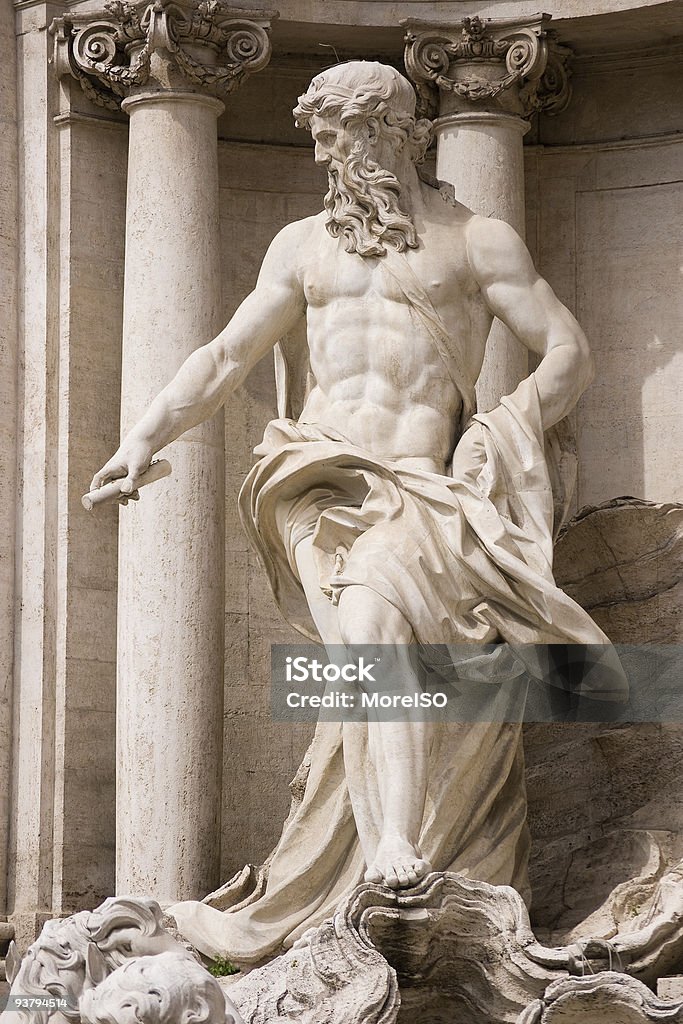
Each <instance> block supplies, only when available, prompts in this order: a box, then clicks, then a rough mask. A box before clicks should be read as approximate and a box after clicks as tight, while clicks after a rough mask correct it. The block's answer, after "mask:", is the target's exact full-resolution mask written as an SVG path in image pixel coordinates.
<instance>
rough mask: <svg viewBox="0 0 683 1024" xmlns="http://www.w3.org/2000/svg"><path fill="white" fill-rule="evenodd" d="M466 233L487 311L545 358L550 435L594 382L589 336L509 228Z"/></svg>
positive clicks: (485, 225)
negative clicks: (592, 381) (555, 424)
mask: <svg viewBox="0 0 683 1024" xmlns="http://www.w3.org/2000/svg"><path fill="white" fill-rule="evenodd" d="M466 231H467V252H468V258H469V263H470V267H471V269H472V273H473V275H474V278H475V280H476V282H477V284H478V285H479V288H480V289H481V294H482V296H483V298H484V302H485V303H486V305H487V307H488V309H489V310H490V312H491V313H492V314H493V315H494V316H497V317H498V318H499V319H500V320H502V321H503V323H504V324H506V325H507V326H508V327H509V328H510V330H511V331H512V332H513V334H514V335H515V336H516V337H517V338H518V339H519V340H520V342H521V343H522V344H523V345H525V346H526V348H528V349H530V350H531V351H532V352H535V353H537V355H540V356H542V357H543V358H542V359H541V362H540V364H539V366H538V368H537V369H536V371H535V378H536V385H537V388H538V394H539V399H540V403H541V415H542V418H543V427H544V429H547V428H548V427H550V426H552V425H553V424H554V423H557V422H558V420H561V419H562V417H563V416H566V415H567V413H568V412H570V410H571V409H573V407H574V406H575V405H576V402H577V401H578V399H579V397H580V395H581V394H582V392H583V391H585V389H586V388H587V387H588V385H589V384H590V382H591V380H592V379H593V359H592V356H591V354H590V350H589V347H588V341H587V340H586V336H585V334H584V333H583V331H582V330H581V328H580V327H579V325H578V323H577V322H576V320H575V319H574V317H573V316H572V314H571V313H570V312H569V310H568V309H567V308H566V306H563V305H562V303H561V302H560V300H559V299H558V298H557V296H556V295H555V293H554V291H553V290H552V288H551V287H550V285H549V284H548V282H547V281H544V280H543V278H542V277H540V275H539V274H538V273H537V271H536V269H535V267H534V265H533V262H532V260H531V256H530V255H529V251H528V249H527V248H526V246H525V244H524V242H523V241H522V239H521V238H520V237H519V235H518V234H517V232H516V231H515V230H514V229H513V228H511V227H510V226H509V224H505V223H504V222H503V221H499V220H491V219H489V218H486V217H476V216H475V217H473V218H472V219H471V221H470V222H469V224H468V225H467V228H466Z"/></svg>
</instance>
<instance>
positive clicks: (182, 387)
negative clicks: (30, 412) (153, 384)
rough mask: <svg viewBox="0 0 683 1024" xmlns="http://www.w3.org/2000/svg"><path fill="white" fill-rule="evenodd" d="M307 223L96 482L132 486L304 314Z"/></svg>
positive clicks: (285, 236) (274, 247) (282, 243)
mask: <svg viewBox="0 0 683 1024" xmlns="http://www.w3.org/2000/svg"><path fill="white" fill-rule="evenodd" d="M302 227H303V222H301V221H299V222H297V223H295V224H290V225H288V226H287V227H286V228H284V229H283V230H282V231H281V232H280V233H279V234H278V235H277V236H276V237H275V239H274V240H273V242H272V243H271V245H270V248H269V249H268V252H267V253H266V256H265V259H264V261H263V265H262V267H261V271H260V273H259V277H258V281H257V284H256V287H255V289H254V291H253V292H251V294H250V295H248V296H247V298H246V299H245V300H244V302H243V303H242V304H241V306H240V307H239V308H238V309H237V311H236V313H235V315H234V316H233V318H232V320H231V321H230V323H229V324H228V325H227V327H225V328H224V330H223V331H221V333H220V334H219V335H218V336H217V337H216V338H214V339H213V341H211V342H209V343H208V344H207V345H203V346H201V348H198V349H196V350H195V351H194V352H193V353H192V355H190V356H189V357H188V358H187V359H186V360H185V362H184V363H183V365H182V366H181V367H180V369H179V370H178V372H177V373H176V375H175V377H174V378H173V380H171V381H170V383H169V384H167V385H166V387H165V388H164V389H163V391H161V392H160V393H159V394H158V395H157V397H156V398H155V399H154V401H153V402H152V403H151V405H150V406H149V408H148V409H147V411H146V412H145V413H144V415H143V416H142V418H141V419H140V420H139V421H138V422H137V423H136V425H135V426H134V427H133V429H132V430H131V431H130V432H129V433H128V434H127V435H126V437H125V438H124V439H123V441H122V442H121V445H120V447H119V449H118V451H117V452H116V453H115V454H114V455H113V457H112V458H111V459H109V461H108V462H106V463H105V465H104V466H103V467H102V468H101V469H100V470H99V471H98V472H97V473H96V474H95V476H94V477H93V480H92V484H91V489H93V490H94V489H96V488H98V487H101V486H102V484H105V483H107V482H108V481H109V480H115V479H119V478H122V477H123V478H125V479H124V480H123V483H122V485H121V490H122V492H123V493H124V494H130V493H132V492H133V491H134V490H135V488H136V486H137V481H138V479H139V478H140V476H141V474H142V473H144V471H145V470H146V469H147V467H148V466H149V463H150V461H151V459H152V457H153V455H154V454H155V453H156V452H158V451H159V450H160V449H161V448H163V447H164V446H165V445H167V444H169V443H170V442H171V441H174V440H175V439H176V438H177V437H180V435H181V434H183V433H184V432H185V431H186V430H189V429H190V428H191V427H194V426H196V425H197V424H198V423H202V422H203V421H204V420H207V419H209V418H210V417H211V416H213V414H214V413H215V412H216V411H217V410H218V409H219V408H220V406H221V405H222V404H223V402H224V401H225V399H226V398H227V396H228V395H229V394H230V393H231V392H232V391H234V390H235V388H236V387H238V385H239V384H241V383H242V381H243V380H244V379H245V377H246V376H247V375H248V373H249V371H250V370H251V369H252V367H253V366H254V365H255V364H256V363H257V362H258V361H259V359H261V357H262V356H264V355H265V354H266V353H267V352H268V351H269V350H270V349H272V348H273V346H274V345H275V343H276V342H277V341H278V339H279V338H280V337H282V335H283V334H286V333H287V331H289V330H291V328H292V327H293V326H294V324H295V323H296V322H297V321H298V320H299V319H300V318H301V317H303V316H304V315H305V308H306V304H305V299H304V293H303V286H302V284H301V279H300V278H301V274H300V271H299V266H298V258H299V257H298V254H299V253H300V251H301V244H302V241H303V238H302Z"/></svg>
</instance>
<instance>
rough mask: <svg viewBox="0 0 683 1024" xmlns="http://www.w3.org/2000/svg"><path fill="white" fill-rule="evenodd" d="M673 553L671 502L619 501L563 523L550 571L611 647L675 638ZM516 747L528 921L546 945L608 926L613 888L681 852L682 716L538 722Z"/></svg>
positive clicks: (682, 517) (677, 528)
mask: <svg viewBox="0 0 683 1024" xmlns="http://www.w3.org/2000/svg"><path fill="white" fill-rule="evenodd" d="M682 561H683V506H682V505H674V504H667V505H656V504H653V503H649V502H644V501H639V500H637V499H633V498H631V499H629V498H621V499H614V500H613V501H610V502H605V503H604V504H603V505H601V506H598V507H597V508H585V509H582V510H581V512H579V513H578V515H577V516H576V517H575V518H574V519H573V520H572V521H571V522H570V523H569V525H568V526H567V528H566V529H565V531H564V532H563V533H562V534H561V536H560V538H559V540H558V543H557V547H556V552H555V573H556V578H557V580H558V583H559V584H560V586H562V588H563V589H564V590H566V591H567V593H568V594H570V596H571V597H573V598H574V599H575V600H576V601H578V603H579V604H581V605H582V606H583V607H584V608H585V609H586V610H587V611H589V612H590V614H591V615H592V616H593V618H594V619H595V620H596V621H597V622H598V624H599V625H600V626H601V627H602V628H603V629H604V630H605V632H606V633H607V635H608V636H609V637H610V639H611V640H612V641H613V642H614V643H617V644H649V645H656V644H662V645H666V644H673V643H676V644H680V643H681V640H682V639H683V637H682V636H681V611H682V609H683V582H682V580H683V573H682V572H681V562H682ZM652 685H653V686H656V685H657V680H656V679H653V680H652ZM525 752H526V759H527V788H528V801H529V824H530V827H531V831H532V837H533V847H532V858H531V865H530V874H531V884H532V890H533V904H532V923H533V924H534V926H535V928H536V929H539V928H540V929H541V933H540V934H542V933H543V929H547V930H548V931H549V932H550V936H551V938H552V941H553V942H554V941H556V940H558V941H559V940H560V939H561V940H562V941H564V940H567V941H572V929H573V928H574V927H575V926H576V925H578V924H579V923H580V922H582V921H583V922H584V924H583V927H582V933H583V934H584V935H585V934H586V924H585V921H586V919H587V918H590V919H591V920H592V921H593V922H594V927H595V931H596V933H597V932H598V931H599V930H600V928H601V927H602V926H604V927H605V928H607V930H609V927H608V926H609V921H610V919H611V918H610V914H611V913H612V911H613V909H614V903H615V899H616V901H617V903H618V893H617V894H613V890H614V889H615V887H616V886H618V885H619V884H620V883H623V882H625V881H627V880H629V879H633V878H636V877H638V878H639V880H640V884H641V887H642V889H643V894H644V896H645V894H646V892H647V891H649V890H651V889H652V887H653V886H656V884H657V880H658V878H659V876H660V875H661V874H662V872H663V870H664V869H665V868H666V867H667V866H669V865H671V864H672V863H674V862H675V861H676V860H679V859H680V858H681V856H683V794H682V793H681V791H680V773H681V766H682V764H683V724H678V723H674V722H656V723H654V722H653V723H650V722H647V723H637V724H630V725H623V724H621V725H617V726H611V727H610V726H608V725H604V724H558V723H554V724H545V723H538V724H533V725H529V726H527V727H526V730H525ZM558 894H560V898H559V899H558ZM611 894H612V896H611ZM588 930H591V929H588Z"/></svg>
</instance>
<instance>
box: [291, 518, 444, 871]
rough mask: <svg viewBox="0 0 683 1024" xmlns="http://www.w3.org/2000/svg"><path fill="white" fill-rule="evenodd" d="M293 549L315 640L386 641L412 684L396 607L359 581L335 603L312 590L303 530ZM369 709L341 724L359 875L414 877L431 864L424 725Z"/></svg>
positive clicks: (404, 680) (405, 626)
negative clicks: (362, 865) (362, 871)
mask: <svg viewBox="0 0 683 1024" xmlns="http://www.w3.org/2000/svg"><path fill="white" fill-rule="evenodd" d="M295 554H296V562H297V569H298V571H299V578H300V580H301V583H302V586H303V587H304V591H305V593H306V599H307V601H308V604H309V608H310V611H311V615H312V617H313V621H314V622H315V624H316V627H317V629H318V631H319V633H320V636H321V638H322V640H323V643H325V644H326V646H328V647H330V646H333V645H334V646H336V645H340V644H345V645H346V646H347V647H353V645H354V644H360V645H363V646H365V645H367V644H382V645H388V646H386V647H384V648H383V655H382V656H383V657H384V658H386V657H389V656H391V655H393V656H394V659H395V665H392V666H391V667H390V669H389V670H390V671H393V672H396V673H400V679H401V689H402V691H403V692H405V693H410V692H416V691H418V690H419V683H418V680H417V678H416V676H415V674H414V671H413V668H412V665H411V664H410V660H409V657H408V650H407V645H408V644H409V643H410V642H411V640H412V630H411V628H410V625H409V623H408V622H407V621H406V619H405V618H404V617H403V615H401V613H400V612H399V611H398V610H397V609H396V608H395V607H394V606H393V605H392V604H390V603H389V602H388V601H386V600H385V599H384V598H382V597H380V595H379V594H376V593H375V592H374V591H372V590H370V589H369V588H367V587H359V586H354V587H349V588H347V589H346V590H345V591H344V593H343V594H342V598H341V600H340V603H339V608H336V607H335V606H334V605H332V604H331V602H330V601H329V600H328V599H327V598H326V597H325V596H324V594H323V593H322V591H321V590H320V581H319V577H318V572H317V568H316V565H315V561H314V558H313V551H312V543H311V538H310V537H309V538H306V539H305V540H303V541H301V542H300V543H299V544H298V545H297V548H296V553H295ZM366 654H367V652H366ZM385 671H386V667H385ZM369 714H370V717H369V718H368V721H367V724H364V723H359V722H344V724H343V743H344V763H345V766H346V777H347V784H348V787H349V796H350V799H351V805H352V807H353V810H354V815H355V818H356V823H357V827H358V833H359V839H360V842H361V846H362V848H363V851H364V853H365V859H366V862H367V864H368V870H367V872H366V876H365V877H366V880H367V881H374V882H382V881H384V882H386V884H387V885H390V886H391V887H392V888H397V887H399V886H409V885H414V884H415V883H416V882H417V881H418V880H419V879H420V878H421V877H422V876H423V875H425V874H426V873H427V872H428V871H429V870H430V869H431V866H430V864H429V863H428V862H427V861H425V860H424V859H423V858H422V857H421V855H420V851H419V847H418V839H419V832H420V827H421V825H422V819H423V815H424V802H425V794H426V788H427V760H428V756H429V740H430V731H429V725H428V724H427V723H425V722H419V721H415V720H414V718H413V719H411V720H407V719H405V720H402V721H392V722H387V721H382V722H379V721H377V720H376V719H375V718H374V717H372V712H370V713H369ZM362 733H365V736H363V735H362ZM368 756H369V757H370V759H371V761H372V763H373V766H374V769H375V775H376V778H377V787H378V790H377V793H376V794H375V793H373V792H372V791H371V788H372V787H371V784H370V779H369V777H368V773H367V770H366V767H365V763H364V760H365V758H367V757H368ZM369 790H370V791H369ZM368 819H370V820H368ZM378 835H379V842H377V836H378Z"/></svg>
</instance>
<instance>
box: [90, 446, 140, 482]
mask: <svg viewBox="0 0 683 1024" xmlns="http://www.w3.org/2000/svg"><path fill="white" fill-rule="evenodd" d="M153 455H154V452H153V451H152V449H151V448H150V447H149V445H147V444H143V443H142V442H140V441H130V440H128V439H126V440H124V441H123V442H122V444H121V447H120V448H119V450H118V451H117V452H116V453H115V454H114V455H112V457H111V459H110V460H109V462H105V464H104V465H103V466H102V469H100V470H98V472H97V473H95V475H94V477H93V478H92V483H91V484H90V490H91V491H96V490H97V488H98V487H101V486H102V484H106V483H109V481H110V480H121V478H122V477H123V480H122V481H121V493H122V494H133V492H134V491H135V490H136V489H137V486H138V481H139V479H140V477H141V476H142V474H143V473H144V472H145V471H146V470H147V469H149V464H150V462H151V461H152V456H153Z"/></svg>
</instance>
